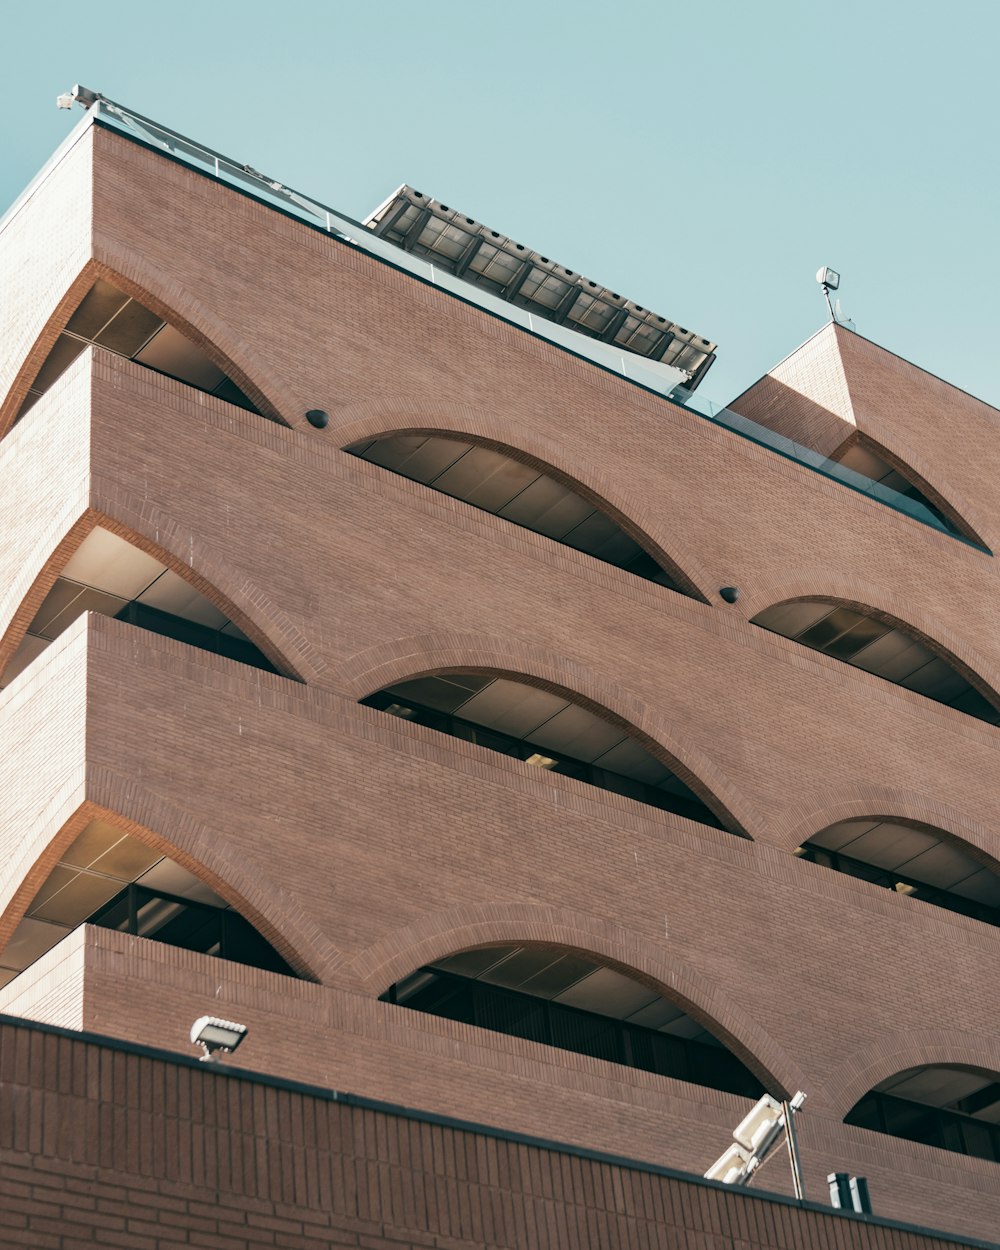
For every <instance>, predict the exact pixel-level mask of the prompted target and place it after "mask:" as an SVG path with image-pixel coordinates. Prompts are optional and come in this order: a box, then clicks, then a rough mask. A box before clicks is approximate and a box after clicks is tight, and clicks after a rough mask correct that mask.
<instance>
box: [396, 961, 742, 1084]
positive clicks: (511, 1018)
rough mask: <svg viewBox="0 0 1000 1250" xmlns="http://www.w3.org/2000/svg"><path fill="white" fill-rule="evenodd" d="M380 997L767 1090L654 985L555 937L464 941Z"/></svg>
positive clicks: (607, 1055)
mask: <svg viewBox="0 0 1000 1250" xmlns="http://www.w3.org/2000/svg"><path fill="white" fill-rule="evenodd" d="M382 999H383V1000H384V1001H386V1002H391V1003H396V1004H398V1005H399V1006H403V1007H409V1008H411V1009H412V1010H414V1011H423V1012H426V1013H428V1014H429V1015H433V1016H442V1017H444V1018H445V1019H448V1020H457V1021H460V1022H461V1023H463V1024H470V1025H474V1026H476V1027H478V1028H482V1029H488V1030H490V1031H491V1032H494V1033H504V1034H507V1035H508V1036H511V1037H521V1038H525V1039H526V1040H528V1041H532V1042H540V1043H541V1044H543V1045H546V1046H555V1047H557V1048H559V1049H561V1050H570V1051H574V1052H575V1053H576V1054H580V1055H590V1056H592V1057H594V1058H596V1059H605V1060H607V1061H608V1062H610V1063H618V1064H621V1065H623V1066H624V1067H629V1068H638V1069H640V1070H641V1071H644V1072H655V1073H657V1074H659V1075H660V1076H669V1077H674V1078H675V1079H677V1080H681V1081H689V1082H691V1083H692V1084H695V1085H706V1086H708V1087H709V1088H711V1089H719V1090H726V1091H727V1092H729V1093H732V1094H742V1095H745V1096H746V1097H748V1098H759V1097H760V1095H761V1094H762V1093H763V1092H764V1089H763V1086H762V1085H761V1083H760V1081H759V1080H758V1079H757V1077H756V1076H754V1074H753V1073H752V1072H751V1071H750V1070H749V1068H747V1067H746V1065H745V1064H743V1063H742V1061H741V1060H739V1059H738V1058H737V1057H736V1056H735V1055H734V1054H733V1053H732V1052H731V1051H730V1050H728V1049H727V1048H726V1047H725V1046H723V1044H722V1043H721V1042H720V1041H719V1040H718V1039H717V1038H716V1037H715V1036H714V1035H713V1034H712V1033H711V1032H709V1030H707V1029H706V1028H704V1027H703V1026H702V1025H701V1024H700V1023H699V1022H698V1021H697V1020H695V1019H693V1018H692V1017H691V1016H689V1015H688V1014H687V1013H686V1012H685V1011H683V1010H682V1009H681V1008H680V1007H678V1006H677V1005H676V1004H674V1003H673V1002H671V1001H670V1000H669V999H667V998H665V997H664V996H663V995H662V994H661V993H659V992H658V991H657V990H655V989H652V988H651V987H650V986H648V985H645V984H643V983H642V982H641V981H639V980H637V979H636V978H634V977H631V976H627V975H625V974H624V973H622V972H619V971H617V970H616V969H614V968H611V967H609V966H607V965H606V964H604V963H602V962H601V961H599V960H598V959H597V958H595V957H594V956H592V955H584V954H581V953H579V952H577V951H570V950H566V949H565V948H562V947H558V946H548V945H542V944H520V945H517V944H507V945H503V946H499V945H498V946H488V947H478V948H476V949H474V950H466V951H462V952H460V953H458V954H454V955H450V956H448V957H447V958H445V959H439V960H437V961H435V962H434V963H432V964H428V965H427V966H426V967H423V968H420V969H418V970H417V971H416V972H414V973H412V974H411V975H410V976H408V977H405V978H404V979H403V980H401V981H398V982H397V983H396V984H395V985H392V986H390V987H389V989H388V990H387V991H386V992H385V993H384V994H383V995H382Z"/></svg>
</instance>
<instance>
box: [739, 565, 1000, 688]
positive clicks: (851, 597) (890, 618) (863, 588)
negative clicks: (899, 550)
mask: <svg viewBox="0 0 1000 1250" xmlns="http://www.w3.org/2000/svg"><path fill="white" fill-rule="evenodd" d="M807 601H811V602H816V603H829V604H830V606H831V607H836V608H839V607H844V608H852V609H854V610H855V611H856V612H863V613H866V614H867V615H868V616H874V617H876V618H878V619H879V620H882V621H885V622H886V624H888V625H892V626H893V627H895V628H896V629H899V630H901V631H902V632H903V633H905V634H909V636H910V637H911V638H914V639H916V641H917V642H921V643H923V644H924V645H925V646H926V647H927V648H928V649H929V650H931V651H933V652H934V653H935V655H938V656H940V658H941V659H942V660H944V661H946V663H948V664H950V665H951V666H952V667H953V668H954V669H955V670H956V671H957V672H958V673H959V674H960V675H961V676H962V677H964V678H965V679H966V681H967V682H968V683H969V685H970V686H973V687H974V688H975V689H976V690H978V691H979V693H980V694H981V695H982V696H983V697H984V698H985V699H986V701H987V702H988V703H991V704H992V705H993V706H994V707H996V708H1000V670H997V669H996V667H995V666H994V665H991V664H990V663H989V661H987V660H986V659H985V657H984V656H982V655H981V654H980V653H979V652H978V651H976V650H975V648H973V647H972V646H970V645H969V643H968V642H967V641H966V639H965V638H962V637H960V636H959V635H957V634H956V633H955V632H954V631H953V630H951V629H949V628H948V627H947V626H946V625H945V624H943V622H941V621H940V620H938V619H937V618H936V617H935V616H932V615H931V614H930V613H928V612H925V611H923V609H920V608H910V609H908V611H907V615H906V616H905V617H902V616H900V615H899V611H898V609H899V605H898V602H896V601H894V600H893V599H891V598H890V596H889V595H887V594H886V593H885V592H884V591H883V590H882V589H881V588H879V587H877V586H874V585H872V584H871V583H869V582H865V581H863V580H861V579H860V578H845V577H839V576H831V575H830V573H829V572H828V571H824V570H821V569H815V570H812V571H806V572H805V573H804V574H803V573H800V575H799V576H798V577H796V578H794V579H790V580H788V581H781V582H777V581H775V582H770V583H767V584H765V585H762V586H758V587H756V588H755V589H754V592H753V595H752V599H751V600H750V602H749V603H748V604H747V608H746V611H747V616H748V619H752V618H753V617H755V616H757V615H758V614H759V613H761V612H763V611H764V610H765V608H777V607H781V606H783V605H784V604H786V603H797V602H807ZM790 641H794V640H790Z"/></svg>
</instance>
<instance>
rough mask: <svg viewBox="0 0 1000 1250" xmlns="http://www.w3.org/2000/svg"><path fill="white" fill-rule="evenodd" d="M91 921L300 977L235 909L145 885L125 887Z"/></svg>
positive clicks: (184, 947)
mask: <svg viewBox="0 0 1000 1250" xmlns="http://www.w3.org/2000/svg"><path fill="white" fill-rule="evenodd" d="M89 923H90V924H93V925H97V926H98V927H99V928H101V929H115V930H117V932H119V933H128V934H130V935H131V936H132V937H145V938H150V939H152V940H153V941H154V942H163V943H164V944H165V945H167V946H176V947H179V948H180V949H181V950H188V951H197V952H198V953H199V954H202V955H215V956H217V957H218V958H219V959H228V960H231V961H232V962H233V963H238V964H247V965H249V966H250V967H251V968H262V969H263V970H264V971H265V972H279V973H281V974H282V975H284V976H296V973H295V972H294V970H293V969H292V968H291V967H290V966H289V965H288V963H287V962H286V961H285V960H284V959H283V958H282V957H281V955H279V954H278V952H277V951H276V950H275V949H274V947H273V946H272V945H271V943H270V942H268V941H267V940H266V938H264V937H262V936H261V934H259V933H258V932H257V930H256V929H255V928H254V927H253V925H252V924H250V923H249V921H247V920H245V919H244V918H243V917H242V916H241V915H240V914H239V912H236V911H233V910H232V909H230V908H220V907H212V906H210V905H209V904H207V903H198V902H194V901H192V900H191V899H187V898H179V897H177V896H175V895H173V894H163V893H160V892H158V891H156V890H150V889H146V888H145V887H144V886H141V885H135V884H132V885H129V886H126V888H125V889H124V890H122V892H121V893H120V894H119V895H117V896H116V897H115V898H113V899H112V900H111V902H110V903H108V904H106V905H105V906H104V907H102V908H101V909H100V910H99V911H96V912H95V913H94V914H93V915H92V916H91V917H90V919H89Z"/></svg>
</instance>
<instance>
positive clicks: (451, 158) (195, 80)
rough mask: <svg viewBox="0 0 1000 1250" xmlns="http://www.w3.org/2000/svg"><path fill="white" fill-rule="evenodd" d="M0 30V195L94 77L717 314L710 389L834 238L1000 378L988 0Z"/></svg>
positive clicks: (755, 358)
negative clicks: (65, 102) (65, 95)
mask: <svg viewBox="0 0 1000 1250" xmlns="http://www.w3.org/2000/svg"><path fill="white" fill-rule="evenodd" d="M0 37H2V39H3V43H4V45H5V48H6V52H7V55H6V56H5V57H4V76H3V90H4V94H5V95H6V97H7V98H6V101H5V107H4V109H3V112H2V114H0V205H2V206H3V207H5V206H6V205H7V204H8V203H9V202H10V201H11V200H12V199H13V198H14V197H15V196H16V195H17V193H18V191H19V190H20V189H21V188H22V187H23V186H24V184H25V183H26V182H27V181H28V179H29V178H30V177H31V176H32V174H33V173H34V172H35V171H36V170H37V168H38V167H39V166H40V165H41V164H42V163H43V162H44V160H45V159H46V157H47V156H48V154H49V152H50V151H51V150H52V149H53V148H54V147H55V146H56V144H57V143H58V142H59V141H60V140H61V139H62V137H63V136H64V134H65V133H66V132H67V131H68V130H69V128H70V126H71V124H72V122H73V121H74V120H75V117H73V116H72V115H71V114H68V113H65V112H59V111H57V110H56V108H55V96H56V94H57V93H58V92H60V91H65V90H67V89H68V88H69V87H70V86H71V85H72V84H73V83H74V82H82V83H84V84H85V85H87V86H89V87H92V88H94V89H95V90H98V91H101V92H103V93H104V94H105V95H107V96H109V97H111V98H112V99H115V100H118V101H120V102H121V103H123V104H126V105H128V106H129V107H131V108H134V109H136V110H137V111H139V112H141V113H145V114H147V115H149V116H152V117H154V118H156V119H157V120H159V121H161V122H163V123H164V124H166V125H168V126H171V127H172V128H174V129H176V130H179V131H181V132H182V133H185V134H189V135H191V136H192V137H195V138H197V139H199V140H201V141H202V142H204V143H206V144H208V145H209V146H211V147H214V148H217V149H219V150H221V151H222V152H224V153H226V154H227V155H231V156H235V157H239V158H240V160H241V161H246V162H248V163H249V164H251V165H253V166H254V167H255V168H257V169H262V170H264V171H266V172H267V173H269V174H271V175H272V176H273V177H275V178H277V179H280V180H281V181H282V182H284V183H286V184H288V185H290V186H293V187H298V188H299V189H301V190H302V191H304V192H306V193H307V194H309V195H312V196H315V197H316V198H318V199H321V200H323V201H324V202H326V203H328V204H331V205H333V206H334V207H336V208H338V209H340V210H341V211H343V212H346V213H348V214H349V215H351V216H355V217H360V216H363V215H364V214H365V213H366V212H367V211H369V210H370V209H371V208H374V207H375V205H376V204H378V203H379V202H381V200H382V199H384V198H385V196H386V195H387V194H388V193H389V192H390V191H391V190H392V189H393V188H394V187H395V186H396V185H398V184H399V183H401V182H409V183H410V184H411V185H412V186H415V187H416V188H418V189H419V190H421V191H423V192H425V193H427V194H431V195H433V196H435V197H437V198H438V199H440V200H443V201H444V202H445V203H447V204H450V205H452V206H453V207H457V208H459V209H461V210H462V211H463V212H466V213H468V215H469V216H471V217H474V218H476V219H477V220H479V221H483V222H485V223H486V224H487V225H489V226H491V227H492V228H494V229H497V230H500V231H502V232H503V233H506V234H509V235H512V236H513V237H514V238H516V239H518V240H519V241H520V242H523V243H526V244H528V245H529V246H531V247H535V248H537V249H538V250H539V251H541V252H543V253H544V254H545V255H547V256H552V257H554V258H555V259H557V260H558V261H559V262H560V263H562V264H565V265H566V266H568V267H569V268H571V269H575V270H577V271H578V272H582V273H584V274H586V275H587V277H589V278H593V279H595V280H597V281H600V282H603V283H607V284H608V285H609V286H611V287H613V289H614V290H617V291H621V292H622V293H623V294H625V295H627V296H629V297H630V298H632V299H634V300H636V302H638V303H640V304H643V305H645V306H647V307H651V308H653V309H654V310H655V311H657V312H659V313H662V314H663V315H665V316H667V317H670V318H671V319H673V320H676V321H679V322H680V323H681V324H682V325H684V326H686V327H688V328H689V329H692V330H695V331H697V332H698V333H700V334H703V335H704V336H705V337H706V338H710V339H714V340H716V341H717V342H718V343H719V360H718V362H717V363H716V365H715V366H714V368H713V370H712V372H711V373H710V374H709V375H708V377H707V378H706V380H705V383H704V385H703V388H702V389H703V392H704V393H705V394H706V395H707V396H710V397H711V398H714V399H717V400H719V401H722V402H724V401H726V400H728V399H730V398H732V397H733V396H734V395H736V394H737V393H738V392H739V391H740V390H742V389H743V388H744V387H745V386H746V385H748V384H749V383H750V382H751V381H753V380H754V379H755V378H756V377H758V376H759V375H760V374H762V373H764V372H765V371H766V370H767V369H768V368H769V367H770V366H771V365H772V364H774V363H775V362H776V361H777V360H779V359H780V358H781V357H783V356H784V355H786V354H787V353H788V352H789V351H791V350H792V349H793V348H794V347H796V346H797V345H798V343H800V342H801V341H802V340H803V339H805V338H807V337H808V336H809V335H810V334H811V333H812V332H813V331H814V330H816V329H817V328H818V327H819V326H820V325H821V324H822V323H823V321H824V320H825V316H826V314H825V307H824V305H823V301H822V294H821V292H820V289H819V287H818V286H817V285H816V283H815V281H814V274H815V272H816V270H817V268H818V267H819V266H820V265H831V266H832V267H834V268H836V269H838V270H840V271H841V273H842V274H843V282H842V286H841V291H840V294H841V297H842V299H843V304H844V310H845V312H846V313H847V314H848V315H850V316H851V317H852V318H853V320H854V321H855V323H856V325H857V329H858V330H859V332H860V333H862V334H864V335H866V336H867V337H868V338H871V339H874V340H875V341H876V342H879V343H882V344H883V345H884V346H886V347H888V348H889V349H890V350H892V351H895V352H898V353H899V354H900V355H903V356H906V357H907V358H909V359H911V360H913V361H915V362H916V363H917V364H920V365H922V366H924V367H925V368H927V369H930V370H931V371H932V372H935V373H938V374H940V375H941V376H943V377H945V378H947V379H948V380H949V381H951V382H954V383H955V384H956V385H959V386H961V387H963V388H964V389H966V390H969V391H972V392H973V393H974V394H976V395H979V396H980V397H982V398H983V399H986V400H988V401H989V402H991V403H993V404H995V405H1000V355H998V343H1000V314H998V311H997V307H998V299H1000V294H998V292H997V289H996V288H997V257H998V252H1000V247H998V242H997V226H998V201H1000V161H998V143H997V138H998V134H997V131H998V118H1000V109H998V100H997V96H998V83H1000V72H998V63H997V48H998V46H1000V0H951V2H950V3H948V4H941V3H934V4H930V3H926V2H925V0H837V2H836V3H827V2H824V0H712V2H711V3H707V2H705V0H702V2H701V3H699V2H698V0H685V2H684V3H679V2H677V0H659V2H655V3H654V2H651V0H617V3H600V4H599V3H595V2H594V0H506V2H505V3H504V4H502V5H496V6H494V5H492V4H485V3H481V2H478V3H477V0H466V2H465V3H459V2H458V0H436V3H432V4H428V3H418V2H416V0H405V2H404V0H378V3H365V2H364V0H355V2H353V3H349V4H348V3H342V2H341V0H328V2H327V3H319V2H318V0H286V3H284V4H273V3H268V4H264V3H260V2H259V0H199V2H197V3H196V2H194V0H174V2H173V3H171V4H165V5H163V4H161V5H152V4H131V5H111V4H98V5H85V4H82V3H79V0H74V2H72V3H70V2H68V0H45V2H44V3H42V2H38V3H34V4H28V3H15V2H14V0H0ZM67 211H68V212H71V211H72V205H67ZM150 224H151V228H155V221H151V223H150ZM0 297H2V292H0ZM942 417H943V418H944V419H946V414H942Z"/></svg>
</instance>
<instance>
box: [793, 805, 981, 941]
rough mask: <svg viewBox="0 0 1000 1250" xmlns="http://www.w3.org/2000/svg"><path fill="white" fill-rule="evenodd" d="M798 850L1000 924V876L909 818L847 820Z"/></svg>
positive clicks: (891, 887) (940, 833)
mask: <svg viewBox="0 0 1000 1250" xmlns="http://www.w3.org/2000/svg"><path fill="white" fill-rule="evenodd" d="M796 854H797V855H800V856H802V857H803V858H805V859H808V860H810V861H812V862H813V863H817V864H821V865H822V866H824V867H827V868H832V869H834V870H835V871H837V872H843V873H846V874H847V875H848V876H852V877H860V878H861V879H862V880H864V881H870V882H872V883H873V884H875V885H881V886H883V887H884V888H886V889H889V890H894V891H895V892H896V893H897V894H902V895H908V896H910V897H912V898H916V899H920V900H921V901H923V902H927V903H931V904H933V905H934V906H936V907H943V908H946V909H947V910H949V911H955V912H959V913H960V914H962V915H966V916H971V917H972V918H974V919H976V920H981V921H983V922H984V923H986V924H992V925H997V926H1000V876H998V875H997V873H996V871H995V870H994V869H993V868H991V867H989V866H987V865H986V864H985V863H983V861H982V859H980V858H977V857H976V856H975V855H972V854H970V853H969V851H968V850H967V849H966V848H965V846H964V845H963V844H962V843H961V842H960V841H959V840H958V839H957V838H954V837H952V836H950V835H949V834H947V833H945V832H943V831H942V830H937V829H933V828H931V827H929V826H926V825H922V826H919V827H918V826H917V825H915V824H914V823H912V822H909V821H898V820H889V819H862V820H842V821H838V822H837V823H836V824H833V825H828V826H827V827H826V828H825V829H821V830H820V831H819V832H818V833H816V834H813V836H812V837H811V838H809V839H808V841H806V842H805V843H803V845H802V846H800V847H799V848H798V850H797V851H796Z"/></svg>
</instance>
